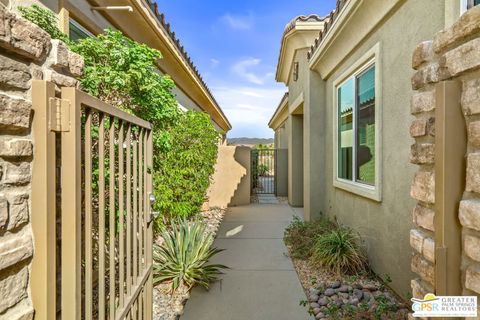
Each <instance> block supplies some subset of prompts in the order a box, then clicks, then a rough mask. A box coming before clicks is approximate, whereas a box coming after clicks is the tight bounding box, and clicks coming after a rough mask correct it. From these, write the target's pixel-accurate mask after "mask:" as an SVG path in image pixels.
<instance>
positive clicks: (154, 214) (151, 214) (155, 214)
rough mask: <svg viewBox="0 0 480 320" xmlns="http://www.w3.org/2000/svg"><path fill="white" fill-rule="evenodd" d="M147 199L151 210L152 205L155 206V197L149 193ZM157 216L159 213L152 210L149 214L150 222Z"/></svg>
mask: <svg viewBox="0 0 480 320" xmlns="http://www.w3.org/2000/svg"><path fill="white" fill-rule="evenodd" d="M148 199H149V200H150V208H151V209H153V205H154V204H155V201H156V199H155V195H154V194H153V193H150V195H149V196H148ZM159 215H160V212H158V211H153V210H152V211H151V213H150V221H153V220H155V219H156V218H157V217H158V216H159Z"/></svg>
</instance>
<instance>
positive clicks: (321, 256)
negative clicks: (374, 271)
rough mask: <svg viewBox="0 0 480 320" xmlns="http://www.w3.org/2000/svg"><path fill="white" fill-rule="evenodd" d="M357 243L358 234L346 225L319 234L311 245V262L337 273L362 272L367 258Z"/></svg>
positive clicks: (358, 239)
mask: <svg viewBox="0 0 480 320" xmlns="http://www.w3.org/2000/svg"><path fill="white" fill-rule="evenodd" d="M359 243H360V238H359V236H358V235H357V234H356V233H354V232H353V231H352V230H351V229H350V228H347V227H338V228H337V229H334V230H332V231H330V232H327V233H323V234H319V235H318V237H317V238H316V240H315V243H314V246H313V253H312V262H314V263H315V264H319V265H322V266H324V267H326V268H328V269H330V270H331V271H333V272H335V273H337V274H343V273H344V274H356V273H359V272H363V271H365V270H366V261H367V260H366V258H365V256H364V255H363V252H362V250H361V248H360V244H359Z"/></svg>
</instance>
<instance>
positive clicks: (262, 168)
mask: <svg viewBox="0 0 480 320" xmlns="http://www.w3.org/2000/svg"><path fill="white" fill-rule="evenodd" d="M268 170H269V169H268V165H266V164H263V163H262V164H260V165H259V166H258V174H259V175H260V176H264V175H266V174H267V173H268Z"/></svg>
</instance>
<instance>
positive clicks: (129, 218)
mask: <svg viewBox="0 0 480 320" xmlns="http://www.w3.org/2000/svg"><path fill="white" fill-rule="evenodd" d="M131 135H132V126H131V125H130V124H128V127H127V140H126V144H127V176H126V180H125V181H126V183H127V230H126V232H127V279H126V282H127V296H130V294H131V292H132V160H131V159H132V158H131V156H132V154H131V150H132V146H131V144H132V138H131Z"/></svg>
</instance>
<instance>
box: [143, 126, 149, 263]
mask: <svg viewBox="0 0 480 320" xmlns="http://www.w3.org/2000/svg"><path fill="white" fill-rule="evenodd" d="M147 135H148V131H147V130H144V131H143V218H142V220H143V228H144V230H143V246H144V247H143V257H142V261H143V269H144V270H146V269H147V268H148V264H147V250H148V246H147V242H148V234H147V233H148V232H147V227H148V225H147V224H148V220H149V219H148V216H147V214H148V207H149V203H148V202H149V201H148V195H149V193H148V181H147V180H148V176H147V171H148V159H147V158H148V145H147V144H148V141H147Z"/></svg>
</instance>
